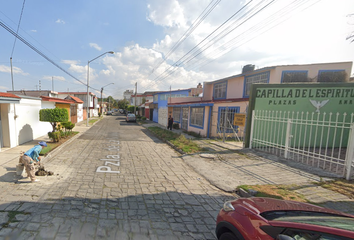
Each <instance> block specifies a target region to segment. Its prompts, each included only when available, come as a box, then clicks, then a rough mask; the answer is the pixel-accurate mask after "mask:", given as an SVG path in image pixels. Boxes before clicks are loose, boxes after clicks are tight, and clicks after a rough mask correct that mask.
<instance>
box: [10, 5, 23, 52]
mask: <svg viewBox="0 0 354 240" xmlns="http://www.w3.org/2000/svg"><path fill="white" fill-rule="evenodd" d="M25 2H26V0H23V4H22V10H21V14H20V19H19V20H18V25H17V30H16V34H18V29H19V28H20V24H21V19H22V14H23V9H24V8H25ZM16 39H17V38H16V37H15V40H14V45H13V46H12V51H11V58H12V55H13V54H14V50H15V45H16Z"/></svg>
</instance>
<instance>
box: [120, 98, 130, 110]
mask: <svg viewBox="0 0 354 240" xmlns="http://www.w3.org/2000/svg"><path fill="white" fill-rule="evenodd" d="M128 105H129V102H128V100H126V99H123V100H119V101H118V107H119V108H120V109H127V107H128Z"/></svg>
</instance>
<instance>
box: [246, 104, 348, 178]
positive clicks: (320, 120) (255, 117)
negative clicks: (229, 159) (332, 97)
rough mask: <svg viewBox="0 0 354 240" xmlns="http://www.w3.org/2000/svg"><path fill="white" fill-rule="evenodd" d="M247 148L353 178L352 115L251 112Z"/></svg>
mask: <svg viewBox="0 0 354 240" xmlns="http://www.w3.org/2000/svg"><path fill="white" fill-rule="evenodd" d="M250 148H253V149H256V150H261V151H265V152H269V153H272V154H276V155H279V156H281V157H284V158H286V159H289V160H293V161H296V162H300V163H303V164H306V165H310V166H313V167H316V168H321V169H323V170H325V171H328V172H333V173H336V174H339V175H341V176H343V177H344V176H345V177H346V179H347V180H349V179H351V178H353V176H352V173H353V167H354V166H353V160H354V113H351V114H350V115H349V114H346V113H344V114H339V113H335V114H333V113H325V112H323V113H319V112H317V113H315V112H313V113H309V112H288V111H284V112H282V111H266V110H254V111H253V112H252V123H251V134H250Z"/></svg>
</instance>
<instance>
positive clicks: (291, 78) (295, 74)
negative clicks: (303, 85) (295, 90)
mask: <svg viewBox="0 0 354 240" xmlns="http://www.w3.org/2000/svg"><path fill="white" fill-rule="evenodd" d="M282 82H283V83H293V82H310V79H309V78H308V77H307V71H283V72H282Z"/></svg>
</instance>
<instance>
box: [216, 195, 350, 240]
mask: <svg viewBox="0 0 354 240" xmlns="http://www.w3.org/2000/svg"><path fill="white" fill-rule="evenodd" d="M216 236H217V238H218V239H219V240H257V239H260V240H274V239H276V240H348V239H354V216H353V215H349V214H346V213H342V212H339V211H335V210H331V209H327V208H323V207H319V206H315V205H312V204H308V203H301V202H295V201H286V200H278V199H273V198H260V197H254V198H239V199H236V200H234V201H229V202H226V203H225V204H224V207H223V208H222V209H221V210H220V212H219V214H218V216H217V220H216Z"/></svg>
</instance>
